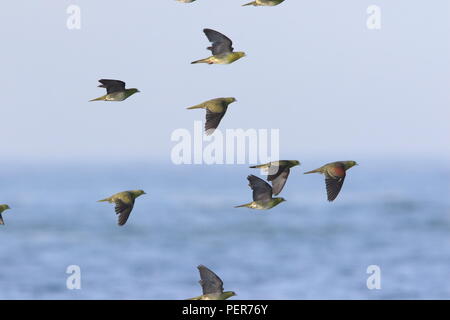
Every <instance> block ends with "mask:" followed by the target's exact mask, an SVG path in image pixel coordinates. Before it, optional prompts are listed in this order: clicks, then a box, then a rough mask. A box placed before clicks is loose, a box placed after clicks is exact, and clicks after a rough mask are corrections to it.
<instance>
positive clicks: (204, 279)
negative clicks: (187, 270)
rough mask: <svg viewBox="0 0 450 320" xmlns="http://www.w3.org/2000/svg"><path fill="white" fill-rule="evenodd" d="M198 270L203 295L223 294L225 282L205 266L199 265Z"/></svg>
mask: <svg viewBox="0 0 450 320" xmlns="http://www.w3.org/2000/svg"><path fill="white" fill-rule="evenodd" d="M197 269H198V271H200V279H201V280H200V281H199V283H200V285H201V286H202V289H203V294H211V293H219V294H220V293H223V282H222V280H221V279H220V278H219V277H218V276H217V275H216V274H215V273H214V272H212V271H211V270H209V269H208V268H207V267H205V266H203V265H199V266H198V267H197Z"/></svg>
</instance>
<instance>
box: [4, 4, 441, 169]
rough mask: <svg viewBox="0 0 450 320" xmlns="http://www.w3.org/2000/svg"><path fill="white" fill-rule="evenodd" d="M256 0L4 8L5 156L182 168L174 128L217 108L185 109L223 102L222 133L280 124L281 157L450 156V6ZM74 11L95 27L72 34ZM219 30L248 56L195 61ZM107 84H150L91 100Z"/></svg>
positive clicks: (85, 25) (186, 125)
mask: <svg viewBox="0 0 450 320" xmlns="http://www.w3.org/2000/svg"><path fill="white" fill-rule="evenodd" d="M245 2H246V1H245V0H198V1H197V2H195V3H193V4H183V3H178V2H176V1H174V0H152V1H126V2H125V1H115V0H96V1H92V0H78V1H77V0H73V1H55V0H53V1H50V0H47V1H24V0H17V1H8V2H6V3H4V4H3V5H2V10H1V11H0V29H1V30H2V41H3V43H2V44H3V45H2V50H1V51H0V57H1V65H2V68H1V87H2V93H3V97H2V103H1V111H0V117H1V119H2V124H1V126H0V145H1V155H2V159H18V158H22V159H23V158H24V157H26V158H27V159H44V160H49V159H53V160H54V159H62V160H64V159H67V160H69V159H70V160H73V159H80V160H81V159H84V160H86V159H100V160H101V159H110V160H113V159H114V160H118V159H122V158H131V159H155V160H163V161H168V160H169V159H170V150H171V148H172V147H173V145H174V143H173V142H171V141H170V134H171V132H172V131H173V130H174V129H177V128H187V129H191V128H192V127H193V121H194V120H200V119H203V117H204V113H203V112H201V111H198V110H195V111H187V110H186V109H185V107H187V106H189V105H193V104H197V103H199V102H202V101H204V100H207V99H210V98H215V97H220V96H234V97H236V98H237V99H238V102H237V103H235V104H233V105H231V107H230V109H229V111H228V113H227V115H226V116H225V118H224V119H223V121H222V123H221V127H222V128H224V129H225V128H243V129H247V128H257V129H259V128H267V129H270V128H280V130H281V132H280V135H281V154H282V157H283V156H285V157H292V158H299V159H301V158H302V157H303V156H307V157H314V155H324V154H326V155H327V156H329V157H330V158H331V157H333V159H335V160H340V159H347V158H353V159H358V158H360V157H363V156H371V155H376V156H381V157H387V156H391V155H394V156H399V155H413V156H418V157H420V156H424V155H427V156H433V157H448V156H449V155H450V152H449V147H448V143H449V138H450V130H449V116H450V111H449V110H450V109H449V107H450V106H449V75H450V72H449V71H450V64H449V53H450V50H449V31H450V30H449V29H450V28H449V26H450V24H449V11H450V10H449V9H450V7H449V3H448V1H441V0H433V1H411V0H408V1H406V0H397V1H387V0H376V1H372V0H371V1H364V0H343V1H325V0H314V1H311V0H309V1H304V0H302V1H300V0H286V1H285V3H283V4H282V5H280V6H278V7H274V8H254V7H240V5H241V4H242V3H245ZM70 4H76V5H79V6H80V8H81V19H82V20H81V24H82V26H81V30H68V29H67V28H66V20H67V17H68V15H67V13H66V9H67V7H68V6H69V5H70ZM372 4H376V5H379V6H380V7H381V10H382V28H381V30H379V31H371V30H368V29H367V28H366V19H367V14H366V9H367V7H368V6H369V5H372ZM205 27H208V28H212V29H216V30H218V31H221V32H223V33H224V34H226V35H228V36H229V37H230V38H232V39H233V41H234V48H235V49H236V50H238V51H241V50H242V51H245V52H246V53H247V55H248V56H247V57H246V58H244V59H242V60H240V61H238V62H236V63H234V64H232V65H228V66H208V65H191V64H190V62H191V61H193V60H195V59H199V58H204V57H206V56H207V55H208V53H209V52H208V51H206V50H205V48H206V47H207V46H208V44H209V43H208V41H207V39H206V37H205V36H204V34H203V32H202V29H203V28H205ZM101 78H112V79H121V80H124V81H126V82H127V86H128V87H137V88H139V89H140V90H141V93H140V94H137V95H135V96H133V97H131V98H130V99H128V100H126V101H124V102H121V103H102V102H99V103H94V102H91V103H89V102H88V100H89V99H92V98H94V97H97V96H100V95H102V94H103V93H104V91H103V89H100V88H97V85H98V83H97V80H98V79H101ZM327 159H328V158H327Z"/></svg>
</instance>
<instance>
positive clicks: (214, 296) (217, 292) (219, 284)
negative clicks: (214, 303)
mask: <svg viewBox="0 0 450 320" xmlns="http://www.w3.org/2000/svg"><path fill="white" fill-rule="evenodd" d="M197 269H198V271H199V272H200V281H199V283H200V285H201V286H202V290H203V294H202V295H201V296H198V297H195V298H191V299H188V300H226V299H228V298H231V297H233V296H235V295H236V293H235V292H234V291H225V292H224V291H223V281H222V279H220V278H219V277H218V276H217V275H216V274H215V273H214V272H212V271H211V270H209V269H208V268H207V267H205V266H203V265H199V266H198V267H197Z"/></svg>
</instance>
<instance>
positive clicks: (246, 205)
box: [235, 202, 252, 208]
mask: <svg viewBox="0 0 450 320" xmlns="http://www.w3.org/2000/svg"><path fill="white" fill-rule="evenodd" d="M251 204H252V203H251V202H250V203H246V204H241V205H240V206H235V208H244V207H247V208H250V205H251Z"/></svg>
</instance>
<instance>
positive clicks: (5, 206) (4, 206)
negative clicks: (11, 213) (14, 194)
mask: <svg viewBox="0 0 450 320" xmlns="http://www.w3.org/2000/svg"><path fill="white" fill-rule="evenodd" d="M0 207H1V206H0ZM3 209H4V210H8V209H11V208H10V207H9V206H8V205H7V204H5V205H3Z"/></svg>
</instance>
